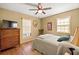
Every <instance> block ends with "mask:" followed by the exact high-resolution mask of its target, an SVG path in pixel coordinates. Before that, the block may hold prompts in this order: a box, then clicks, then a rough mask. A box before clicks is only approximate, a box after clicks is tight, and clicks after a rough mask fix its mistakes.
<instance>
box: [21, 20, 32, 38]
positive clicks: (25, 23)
mask: <svg viewBox="0 0 79 59" xmlns="http://www.w3.org/2000/svg"><path fill="white" fill-rule="evenodd" d="M22 27H23V38H26V37H29V36H30V34H31V20H26V19H23V20H22Z"/></svg>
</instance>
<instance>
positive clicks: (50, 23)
mask: <svg viewBox="0 0 79 59" xmlns="http://www.w3.org/2000/svg"><path fill="white" fill-rule="evenodd" d="M47 30H52V22H48V23H47Z"/></svg>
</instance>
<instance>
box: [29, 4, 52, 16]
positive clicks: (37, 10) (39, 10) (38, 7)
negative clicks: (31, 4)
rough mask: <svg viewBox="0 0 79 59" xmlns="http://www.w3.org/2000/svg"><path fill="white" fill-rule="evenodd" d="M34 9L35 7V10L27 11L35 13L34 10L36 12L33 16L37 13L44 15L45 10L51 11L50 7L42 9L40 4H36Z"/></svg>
mask: <svg viewBox="0 0 79 59" xmlns="http://www.w3.org/2000/svg"><path fill="white" fill-rule="evenodd" d="M36 7H37V9H29V10H30V11H35V10H36V13H35V15H36V14H38V13H43V14H46V13H45V10H50V9H52V8H51V7H48V8H43V6H42V4H41V3H38V5H37V6H36Z"/></svg>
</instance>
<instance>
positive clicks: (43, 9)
mask: <svg viewBox="0 0 79 59" xmlns="http://www.w3.org/2000/svg"><path fill="white" fill-rule="evenodd" d="M49 9H52V8H51V7H48V8H43V10H49Z"/></svg>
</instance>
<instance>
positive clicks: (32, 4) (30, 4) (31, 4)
mask: <svg viewBox="0 0 79 59" xmlns="http://www.w3.org/2000/svg"><path fill="white" fill-rule="evenodd" d="M25 4H26V5H29V6H34V7H37V5H36V4H34V3H25Z"/></svg>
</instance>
